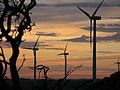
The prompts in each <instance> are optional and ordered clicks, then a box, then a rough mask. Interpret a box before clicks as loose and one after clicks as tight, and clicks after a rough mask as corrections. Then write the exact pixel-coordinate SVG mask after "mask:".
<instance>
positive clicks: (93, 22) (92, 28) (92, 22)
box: [77, 0, 104, 82]
mask: <svg viewBox="0 0 120 90" xmlns="http://www.w3.org/2000/svg"><path fill="white" fill-rule="evenodd" d="M103 1H104V0H102V2H101V3H100V4H99V5H98V7H97V8H96V10H95V11H94V13H93V14H92V15H90V14H89V13H87V12H86V11H84V10H83V9H81V8H80V7H79V6H77V8H78V9H79V10H80V11H82V12H83V13H84V14H85V15H86V16H87V17H88V18H89V19H90V45H91V46H92V37H93V72H92V73H93V76H92V78H93V82H95V81H96V21H97V20H101V16H96V13H97V11H98V9H99V8H100V6H101V5H102V3H103ZM92 31H93V36H92Z"/></svg>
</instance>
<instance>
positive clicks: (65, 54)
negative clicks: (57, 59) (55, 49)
mask: <svg viewBox="0 0 120 90" xmlns="http://www.w3.org/2000/svg"><path fill="white" fill-rule="evenodd" d="M67 46H68V43H67V44H66V46H65V49H64V52H63V53H60V54H58V55H63V56H64V58H65V79H66V78H67V56H68V55H69V53H67V52H66V51H67Z"/></svg>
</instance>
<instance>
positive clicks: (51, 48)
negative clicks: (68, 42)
mask: <svg viewBox="0 0 120 90" xmlns="http://www.w3.org/2000/svg"><path fill="white" fill-rule="evenodd" d="M43 49H47V50H64V48H53V47H44V48H43Z"/></svg>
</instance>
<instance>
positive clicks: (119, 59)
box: [115, 57, 120, 71]
mask: <svg viewBox="0 0 120 90" xmlns="http://www.w3.org/2000/svg"><path fill="white" fill-rule="evenodd" d="M115 64H117V65H118V71H120V57H119V58H118V61H117V62H115Z"/></svg>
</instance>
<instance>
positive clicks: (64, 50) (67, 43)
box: [64, 42, 68, 53]
mask: <svg viewBox="0 0 120 90" xmlns="http://www.w3.org/2000/svg"><path fill="white" fill-rule="evenodd" d="M67 46H68V42H67V43H66V46H65V50H64V53H66V50H67Z"/></svg>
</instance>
